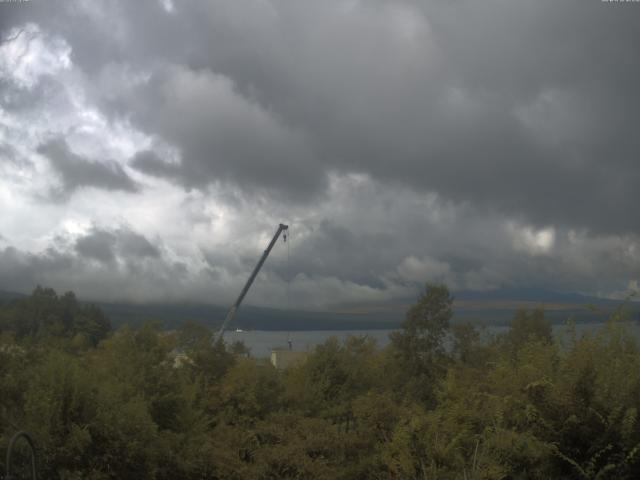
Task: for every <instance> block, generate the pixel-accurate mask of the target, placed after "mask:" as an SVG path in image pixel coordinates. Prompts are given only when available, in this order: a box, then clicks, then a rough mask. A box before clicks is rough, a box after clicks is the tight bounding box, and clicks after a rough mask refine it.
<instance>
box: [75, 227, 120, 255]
mask: <svg viewBox="0 0 640 480" xmlns="http://www.w3.org/2000/svg"><path fill="white" fill-rule="evenodd" d="M115 246H116V236H115V235H114V234H113V233H111V232H106V231H103V230H95V229H94V230H93V231H92V232H91V233H89V235H86V236H84V237H81V238H79V239H78V240H77V241H76V252H78V253H79V254H80V255H81V256H83V257H85V258H90V259H94V260H98V261H100V262H104V263H108V262H112V261H113V260H114V259H115Z"/></svg>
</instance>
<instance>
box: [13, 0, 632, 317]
mask: <svg viewBox="0 0 640 480" xmlns="http://www.w3.org/2000/svg"><path fill="white" fill-rule="evenodd" d="M0 39H1V42H2V43H0V208H1V210H0V212H1V214H0V289H4V290H14V291H16V290H17V291H29V290H31V289H32V288H33V287H34V286H35V285H36V284H38V283H39V284H44V285H49V286H52V287H54V288H56V289H57V290H61V291H63V290H68V289H72V290H74V291H76V292H77V293H78V294H79V295H80V296H81V297H83V298H87V299H92V300H132V301H138V302H147V301H178V300H193V301H203V302H210V303H217V304H228V303H229V302H231V301H232V300H233V299H234V297H235V296H236V295H237V293H238V292H239V290H240V288H241V287H242V285H243V283H244V281H245V280H246V278H247V276H248V274H249V273H250V271H251V269H252V268H253V265H254V263H255V262H256V261H257V258H258V257H259V255H260V253H261V252H262V250H263V249H264V248H265V246H266V244H267V242H268V241H269V239H270V237H271V236H272V235H273V233H274V232H275V230H276V227H277V225H278V223H280V222H283V223H288V224H290V225H291V235H290V242H289V244H288V245H287V244H284V243H283V242H282V241H281V242H279V243H278V245H277V246H276V247H275V249H274V251H273V254H272V257H271V258H269V260H268V261H267V263H266V265H265V268H264V270H263V273H262V274H261V276H260V277H259V279H258V281H257V282H256V284H255V287H254V289H253V290H252V291H251V292H250V294H249V295H248V297H247V303H251V304H254V305H262V306H270V307H276V308H283V307H285V306H286V305H287V302H289V305H291V306H292V307H295V308H303V309H333V308H340V307H343V306H345V305H369V304H377V303H384V302H390V301H405V300H406V299H411V298H414V297H415V295H416V294H417V292H418V290H419V288H420V286H421V285H423V284H424V282H425V281H434V282H445V283H447V284H448V285H449V286H450V287H451V289H452V290H454V292H455V291H459V290H487V289H495V288H516V287H517V288H546V289H552V290H558V291H566V292H583V293H587V294H596V295H601V296H620V295H622V294H624V293H625V292H628V291H630V290H633V289H635V288H637V286H638V281H639V280H640V212H639V211H638V206H639V205H640V163H639V162H640V158H639V153H640V134H639V132H638V129H639V126H640V122H639V118H638V117H639V115H640V54H639V51H638V48H639V46H640V2H629V3H621V2H601V1H600V0H549V1H548V0H530V1H525V0H522V1H514V0H483V1H477V0H446V1H445V0H425V1H422V2H419V1H410V0H405V1H392V0H362V1H357V0H322V1H304V0H303V1H301V0H225V1H204V0H202V1H195V0H180V1H177V0H174V1H171V0H136V1H131V0H121V1H117V0H64V1H62V0H60V1H57V0H46V1H44V0H41V1H38V0H31V1H28V2H18V3H12V2H11V3H0ZM288 283H289V287H287V284H288ZM288 290H289V291H290V295H289V296H287V291H288ZM287 297H288V298H289V300H287Z"/></svg>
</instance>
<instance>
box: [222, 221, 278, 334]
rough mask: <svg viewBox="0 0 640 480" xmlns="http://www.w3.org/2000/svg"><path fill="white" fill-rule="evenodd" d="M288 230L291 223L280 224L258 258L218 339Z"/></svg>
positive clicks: (226, 318) (223, 324) (230, 310)
mask: <svg viewBox="0 0 640 480" xmlns="http://www.w3.org/2000/svg"><path fill="white" fill-rule="evenodd" d="M287 230H289V225H284V224H282V223H281V224H280V225H279V226H278V230H277V231H276V234H275V235H274V236H273V238H272V239H271V241H270V242H269V245H268V246H267V249H266V250H265V251H264V252H263V253H262V256H261V257H260V260H258V263H257V265H256V266H255V268H254V269H253V272H251V275H250V276H249V279H248V280H247V283H246V284H245V285H244V288H243V289H242V291H241V292H240V295H239V296H238V299H237V300H236V302H235V303H234V304H233V306H232V307H231V308H230V309H229V312H228V313H227V316H226V317H225V319H224V322H223V323H222V327H220V330H219V331H218V335H217V338H216V340H217V341H220V340H222V336H223V335H224V331H225V330H226V328H227V326H228V325H229V323H230V322H231V320H233V317H234V315H235V314H236V311H237V310H238V308H240V304H241V303H242V300H243V299H244V297H245V295H246V294H247V292H248V291H249V288H250V287H251V284H252V283H253V281H254V280H255V279H256V276H258V272H260V269H261V268H262V265H263V264H264V262H265V260H266V259H267V257H268V256H269V253H270V252H271V249H272V248H273V246H274V245H275V244H276V242H277V241H278V237H279V236H280V234H281V233H282V232H286V231H287ZM283 238H284V241H285V242H286V241H287V234H286V233H284V235H283Z"/></svg>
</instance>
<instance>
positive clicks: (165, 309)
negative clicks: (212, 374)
mask: <svg viewBox="0 0 640 480" xmlns="http://www.w3.org/2000/svg"><path fill="white" fill-rule="evenodd" d="M25 296H26V295H25V294H22V293H18V292H11V291H6V290H0V303H6V302H9V301H12V300H16V299H19V298H24V297H25ZM453 296H454V299H455V301H454V321H455V322H466V321H470V322H472V323H478V324H484V325H492V324H493V325H504V324H507V323H508V322H509V321H510V320H511V318H513V314H514V312H515V311H516V310H518V309H521V308H524V309H531V308H536V307H538V306H541V307H543V308H545V311H546V313H547V317H548V318H549V319H550V320H551V321H552V322H553V323H562V322H564V321H566V320H567V319H568V318H570V317H571V318H573V319H574V320H576V321H577V322H598V321H603V320H604V319H605V318H606V316H607V315H608V314H609V313H610V312H611V311H612V310H613V309H614V308H615V307H617V306H619V305H622V304H623V301H622V300H611V299H603V298H597V297H590V296H586V295H582V294H579V293H559V292H554V291H550V290H544V289H499V290H490V291H459V292H454V293H453ZM413 302H414V300H413V299H406V300H404V301H396V302H389V303H385V304H380V305H360V306H349V307H345V308H342V309H338V310H336V311H302V310H280V309H273V308H262V307H254V306H251V305H245V306H242V307H241V308H240V309H239V310H238V313H237V314H236V317H235V319H234V322H233V324H232V325H230V327H229V328H231V329H235V328H241V329H244V330H291V331H295V330H363V329H368V330H375V329H393V328H398V327H399V326H400V324H401V323H402V321H403V319H404V317H405V313H406V311H407V309H408V308H409V306H410V305H411V304H412V303H413ZM90 303H95V304H97V305H98V306H99V307H100V308H101V309H102V310H103V311H104V313H105V314H106V315H107V316H108V317H109V318H110V320H111V322H112V324H113V326H114V327H119V326H122V325H125V324H129V325H132V326H135V325H141V324H142V323H144V322H147V321H155V322H158V323H160V324H161V326H162V327H163V328H166V329H175V328H179V327H180V326H181V325H182V324H183V323H184V322H185V321H195V322H198V323H201V324H204V325H207V326H209V327H211V328H217V327H219V326H220V325H221V323H222V321H223V319H224V317H225V315H226V313H227V311H228V307H225V306H220V305H208V304H198V303H187V302H185V303H170V304H169V303H167V304H162V303H149V304H133V303H126V302H121V303H116V302H90ZM629 305H630V307H631V309H632V318H637V319H639V320H640V314H639V313H638V312H639V311H640V304H638V303H636V302H632V303H630V304H629ZM589 306H594V307H596V308H595V309H593V308H591V309H590V308H588V307H589Z"/></svg>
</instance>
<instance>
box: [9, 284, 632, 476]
mask: <svg viewBox="0 0 640 480" xmlns="http://www.w3.org/2000/svg"><path fill="white" fill-rule="evenodd" d="M451 315H452V298H451V297H450V295H449V292H448V290H447V289H446V288H445V287H442V286H433V285H428V286H427V287H426V289H425V290H424V293H423V295H422V296H421V297H420V298H419V300H418V301H417V303H416V304H415V305H414V306H413V307H411V309H410V310H409V311H408V312H407V315H406V319H405V321H404V323H403V325H402V328H401V329H399V330H398V331H397V332H395V333H394V334H393V335H392V341H391V343H390V345H389V346H388V347H386V348H384V349H379V348H377V347H376V345H375V344H374V343H373V342H372V341H371V340H370V339H365V338H353V337H352V338H350V339H349V340H347V341H346V342H345V343H343V344H341V343H338V342H337V341H336V340H334V339H332V340H329V341H327V342H326V343H325V344H323V345H321V346H319V347H318V348H317V349H316V350H315V351H314V352H313V353H312V354H311V355H310V356H309V358H308V360H307V361H306V362H305V363H303V364H301V365H300V366H298V367H295V368H292V369H289V370H286V371H279V370H276V369H274V368H273V367H272V366H271V365H270V364H269V363H266V362H265V361H262V360H256V359H252V358H250V357H248V356H247V354H246V351H245V350H244V348H243V346H242V345H241V344H236V345H233V346H225V345H223V344H222V343H215V342H213V341H212V335H211V332H210V330H208V329H206V328H204V327H201V326H198V325H196V324H193V323H188V324H185V325H184V326H183V328H182V329H181V330H179V331H176V332H172V333H167V332H163V331H161V330H159V329H158V328H156V327H154V326H153V325H146V326H144V327H141V328H137V329H131V328H128V327H122V328H120V329H118V330H117V331H111V330H110V326H109V323H108V321H107V320H106V318H105V317H104V316H103V315H102V313H101V312H100V310H99V309H97V308H95V307H90V306H82V305H79V304H78V302H77V300H76V299H75V296H74V295H73V294H72V293H67V294H64V295H61V296H59V295H57V294H56V293H55V292H54V291H53V290H50V289H42V288H38V289H37V290H36V291H35V292H34V293H33V295H31V296H30V297H28V298H25V299H19V300H16V301H13V302H11V303H9V304H7V305H5V306H3V307H2V308H1V310H0V327H1V329H2V333H1V337H0V399H1V403H0V405H1V407H0V408H1V409H0V446H1V447H2V449H3V450H2V451H3V452H4V450H5V449H6V447H7V443H8V440H9V438H10V437H11V435H12V434H13V433H15V432H16V431H18V430H22V429H25V430H28V431H30V432H31V433H32V434H33V436H34V438H35V440H36V443H37V446H38V449H39V464H38V467H39V471H40V478H47V479H65V480H71V479H74V480H75V479H78V480H79V479H90V480H99V479H100V480H102V479H125V478H136V479H194V480H195V479H281V478H282V479H327V480H329V479H413V478H419V479H465V480H468V479H548V478H567V479H595V478H599V479H605V478H616V479H625V478H629V479H630V478H640V458H639V456H640V452H639V450H640V424H639V423H638V409H640V351H639V350H638V346H637V344H636V342H635V340H634V339H633V337H632V336H631V335H629V334H627V332H626V326H625V323H624V321H623V320H624V319H623V318H622V317H623V315H621V314H619V313H616V314H615V315H614V316H613V317H612V318H611V319H610V320H609V322H608V323H607V325H606V327H605V328H603V329H602V330H600V331H598V332H595V333H593V334H590V335H587V336H583V337H580V338H578V337H577V336H576V335H575V334H574V335H572V334H571V326H570V325H568V326H567V329H568V330H569V333H568V335H566V336H565V338H567V339H568V340H567V341H566V342H565V343H564V344H562V345H560V344H558V343H554V340H553V337H552V335H551V328H550V325H549V323H548V322H547V321H546V320H545V318H544V313H543V312H542V311H529V312H526V311H522V312H519V313H518V314H517V315H516V316H515V317H514V319H513V321H512V324H511V329H510V330H509V332H508V333H506V334H505V335H502V336H499V337H496V338H493V339H491V340H490V341H488V342H481V341H480V335H479V333H478V331H477V330H476V329H475V328H474V327H473V326H472V325H455V326H450V324H449V321H450V318H451ZM445 340H446V344H447V345H452V347H451V348H445V347H444V345H445ZM177 352H181V353H184V354H186V357H183V361H182V362H176V361H175V357H176V353H177ZM25 478H26V477H25Z"/></svg>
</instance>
